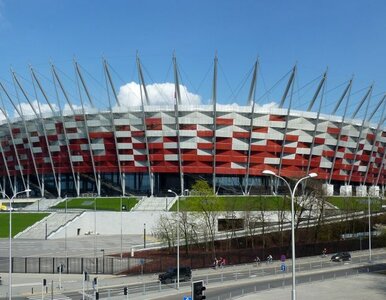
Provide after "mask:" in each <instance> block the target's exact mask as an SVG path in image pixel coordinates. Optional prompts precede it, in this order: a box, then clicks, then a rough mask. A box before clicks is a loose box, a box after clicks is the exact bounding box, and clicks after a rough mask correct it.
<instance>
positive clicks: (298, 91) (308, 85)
mask: <svg viewBox="0 0 386 300" xmlns="http://www.w3.org/2000/svg"><path fill="white" fill-rule="evenodd" d="M322 76H323V75H319V76H318V77H316V78H314V79H312V80H310V81H309V82H307V83H306V84H304V85H303V86H302V87H300V88H299V87H298V89H297V90H296V91H294V96H295V95H298V99H299V100H298V101H297V102H298V104H299V105H296V106H294V109H296V108H297V107H300V106H303V105H304V104H305V103H306V101H308V100H304V102H300V101H302V100H301V99H302V98H303V97H304V95H305V94H306V93H308V92H309V91H310V90H311V88H313V86H311V84H312V83H314V82H315V81H316V80H318V79H320V78H321V77H322ZM297 82H299V80H297ZM297 86H299V84H298V83H297ZM307 87H308V89H307V90H306V91H305V92H304V93H303V94H302V95H300V92H301V91H302V90H303V89H305V88H307Z"/></svg>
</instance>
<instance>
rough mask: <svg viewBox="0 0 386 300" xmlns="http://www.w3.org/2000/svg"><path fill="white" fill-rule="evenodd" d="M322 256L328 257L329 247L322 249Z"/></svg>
mask: <svg viewBox="0 0 386 300" xmlns="http://www.w3.org/2000/svg"><path fill="white" fill-rule="evenodd" d="M322 256H323V257H326V256H327V249H326V248H324V249H323V251H322Z"/></svg>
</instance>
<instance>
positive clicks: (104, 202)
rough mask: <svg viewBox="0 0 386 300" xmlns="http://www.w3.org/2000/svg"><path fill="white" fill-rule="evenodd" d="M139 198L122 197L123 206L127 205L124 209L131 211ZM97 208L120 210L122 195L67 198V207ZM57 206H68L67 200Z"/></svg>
mask: <svg viewBox="0 0 386 300" xmlns="http://www.w3.org/2000/svg"><path fill="white" fill-rule="evenodd" d="M137 202H138V200H137V199H136V198H123V197H122V206H124V207H125V209H124V210H127V211H129V210H130V209H131V208H132V207H133V206H134V205H135V204H137ZM95 203H96V209H97V210H110V211H120V210H121V208H120V203H121V198H120V197H103V198H72V199H69V200H67V208H77V209H92V210H94V209H95ZM55 208H63V209H64V208H66V201H63V202H61V203H59V204H58V205H56V206H55Z"/></svg>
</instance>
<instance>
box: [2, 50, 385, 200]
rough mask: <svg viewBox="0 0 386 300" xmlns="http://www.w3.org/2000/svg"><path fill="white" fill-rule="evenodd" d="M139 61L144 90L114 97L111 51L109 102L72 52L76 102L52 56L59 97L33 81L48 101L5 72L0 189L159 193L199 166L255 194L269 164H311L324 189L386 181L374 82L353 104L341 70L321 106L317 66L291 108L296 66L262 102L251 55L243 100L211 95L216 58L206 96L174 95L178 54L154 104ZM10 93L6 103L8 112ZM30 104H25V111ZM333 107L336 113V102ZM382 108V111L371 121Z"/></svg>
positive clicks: (303, 167) (363, 187)
mask: <svg viewBox="0 0 386 300" xmlns="http://www.w3.org/2000/svg"><path fill="white" fill-rule="evenodd" d="M137 66H138V78H139V84H138V86H139V87H140V95H141V103H140V105H137V106H124V105H120V102H119V97H117V91H116V90H115V87H114V83H113V80H112V76H111V74H110V71H109V67H108V64H107V62H106V61H104V64H103V67H104V72H105V76H106V86H107V90H108V95H109V98H108V105H107V107H108V108H107V109H100V108H98V107H94V106H93V102H92V97H91V96H90V93H89V91H88V88H87V83H86V81H85V79H84V77H83V75H82V72H81V69H80V68H79V66H78V64H77V63H76V62H75V63H74V69H75V71H76V76H77V84H78V88H79V90H81V91H82V95H84V97H83V98H82V97H81V96H80V97H79V98H80V101H81V102H80V103H81V105H74V103H72V102H71V97H70V96H69V94H68V92H67V90H66V87H65V86H64V84H63V82H62V79H61V78H60V74H59V72H57V70H56V69H55V66H54V65H52V66H51V72H52V78H53V79H52V83H53V85H54V86H55V89H56V90H55V91H56V94H57V95H60V96H59V97H58V99H62V101H63V102H62V103H60V101H59V100H58V103H57V104H56V102H55V101H56V100H55V99H52V98H51V97H50V96H48V95H47V94H46V92H45V87H44V86H43V85H42V84H41V81H40V79H39V76H37V75H36V73H35V71H34V70H33V69H32V68H31V78H32V79H31V80H32V83H33V86H34V88H35V92H36V90H37V91H38V93H37V94H39V97H40V99H41V100H39V101H42V103H44V105H45V107H46V108H47V107H48V108H49V109H48V110H47V109H46V110H44V111H43V109H42V105H39V104H38V105H36V103H39V102H34V100H36V99H37V98H38V97H37V96H36V97H34V96H31V95H30V94H29V93H28V92H26V89H25V88H24V86H23V83H22V81H21V80H20V78H19V76H18V75H17V74H16V73H12V79H13V83H14V85H15V88H16V90H17V93H16V94H17V98H18V100H19V102H17V100H16V98H15V95H12V94H11V93H10V92H9V88H7V87H6V86H5V84H3V83H0V95H1V100H2V105H1V108H0V109H1V112H2V114H3V116H4V118H3V119H2V121H1V125H0V140H1V144H0V151H1V157H0V166H1V170H0V176H1V178H0V184H1V189H2V190H3V191H5V192H7V193H8V194H12V193H15V192H16V191H19V190H23V189H31V192H30V193H28V196H30V197H32V196H35V197H48V198H51V197H64V196H80V195H84V194H90V193H91V194H94V195H98V196H104V195H130V194H134V195H152V196H158V195H161V196H162V195H165V194H166V193H167V190H168V189H172V190H174V191H176V192H177V193H179V194H181V193H184V192H185V191H186V190H189V189H190V187H191V185H192V184H193V183H194V182H195V181H196V180H197V179H198V178H204V179H206V180H207V181H208V182H209V183H210V184H211V186H213V190H214V191H215V192H216V193H219V194H261V193H270V192H273V191H272V188H271V178H269V177H266V176H263V174H262V171H263V170H272V171H274V172H275V173H276V174H278V175H280V176H283V177H286V178H301V177H303V176H305V175H307V174H309V173H311V172H314V173H317V174H318V177H317V179H318V180H320V181H321V182H322V183H323V187H324V188H325V190H326V192H327V194H330V195H332V194H341V195H342V194H343V195H354V194H356V195H360V196H363V195H367V193H368V192H369V193H371V194H373V195H378V194H379V192H380V191H383V186H384V184H385V155H386V151H385V145H386V132H385V128H384V127H383V121H384V106H385V97H382V98H381V99H380V100H377V103H376V105H375V108H374V109H373V110H370V108H369V102H370V98H371V92H372V86H371V87H370V88H369V89H368V90H367V91H366V93H365V94H364V95H363V97H362V98H361V100H360V101H359V103H356V105H355V108H354V110H353V113H352V114H350V115H349V113H348V109H347V108H348V107H352V106H353V105H354V104H353V103H351V102H350V101H351V100H350V93H351V88H352V80H350V81H348V82H347V85H345V86H343V88H342V89H341V91H340V96H339V97H338V98H337V99H336V102H335V108H334V109H333V110H332V112H331V113H329V114H326V113H323V112H322V110H321V108H322V101H323V93H324V90H325V82H326V76H327V75H326V73H324V74H323V75H322V76H321V77H320V81H318V84H317V87H316V89H315V90H314V92H313V96H312V97H310V99H309V103H308V105H307V107H306V108H305V109H304V110H296V109H294V108H293V107H294V105H293V99H292V98H293V97H292V96H293V90H294V78H295V75H296V67H294V68H293V69H292V70H291V72H290V73H289V79H288V81H287V83H286V85H285V88H284V89H283V91H282V97H281V101H280V102H279V103H278V104H277V105H276V106H271V107H269V106H260V105H257V104H256V102H255V94H256V81H257V72H258V67H259V66H258V63H257V62H256V63H255V64H254V67H253V69H252V71H251V80H250V83H249V92H248V98H247V99H246V101H245V104H244V105H222V104H220V103H217V97H216V94H217V86H216V74H217V58H216V59H215V61H214V75H213V88H212V97H211V98H212V99H211V103H209V104H187V103H183V102H182V101H181V98H182V96H181V87H183V86H182V85H181V84H180V81H179V80H180V77H179V74H180V73H179V70H178V65H177V63H176V59H175V57H174V58H173V70H174V95H173V96H172V98H173V99H171V100H172V101H171V103H172V104H169V105H155V104H152V102H151V99H150V97H151V95H149V93H148V91H147V87H148V86H147V85H146V83H145V80H144V76H143V72H142V68H141V62H140V60H139V58H137ZM37 94H36V95H37ZM19 98H20V99H22V100H23V101H24V102H25V103H24V106H23V105H20V99H19ZM5 101H8V102H9V103H10V104H11V105H12V106H11V107H12V108H13V110H14V111H15V115H14V116H11V114H10V113H9V112H8V111H9V109H8V110H7V109H6V106H5V104H4V102H5ZM86 102H87V104H88V105H86ZM88 102H89V103H88ZM106 102H107V99H106ZM54 103H55V104H54ZM28 105H29V111H30V112H32V113H30V114H26V113H25V111H26V109H25V107H26V106H28ZM65 108H66V109H65ZM23 109H24V111H23ZM339 109H340V110H343V113H342V114H341V115H339V114H337V113H336V112H337V111H338V110H339ZM358 112H361V113H362V114H363V112H365V113H364V117H361V118H359V117H358ZM379 112H381V116H380V117H379V118H378V119H379V120H378V121H373V117H374V115H375V114H379Z"/></svg>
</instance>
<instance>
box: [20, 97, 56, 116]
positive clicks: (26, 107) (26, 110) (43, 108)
mask: <svg viewBox="0 0 386 300" xmlns="http://www.w3.org/2000/svg"><path fill="white" fill-rule="evenodd" d="M31 104H32V106H33V108H34V109H35V111H36V113H37V114H40V112H41V113H42V114H43V115H44V114H45V113H48V112H51V108H50V106H49V105H48V104H47V103H41V102H38V101H37V100H34V101H32V102H31ZM51 105H52V108H53V109H54V110H57V106H56V105H55V104H51ZM39 106H40V110H39ZM17 109H18V110H19V111H20V113H22V114H23V115H25V116H29V115H34V114H35V113H34V111H33V110H32V107H31V105H30V104H29V103H28V102H22V103H20V104H18V105H17ZM14 116H18V113H17V112H16V111H14Z"/></svg>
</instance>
